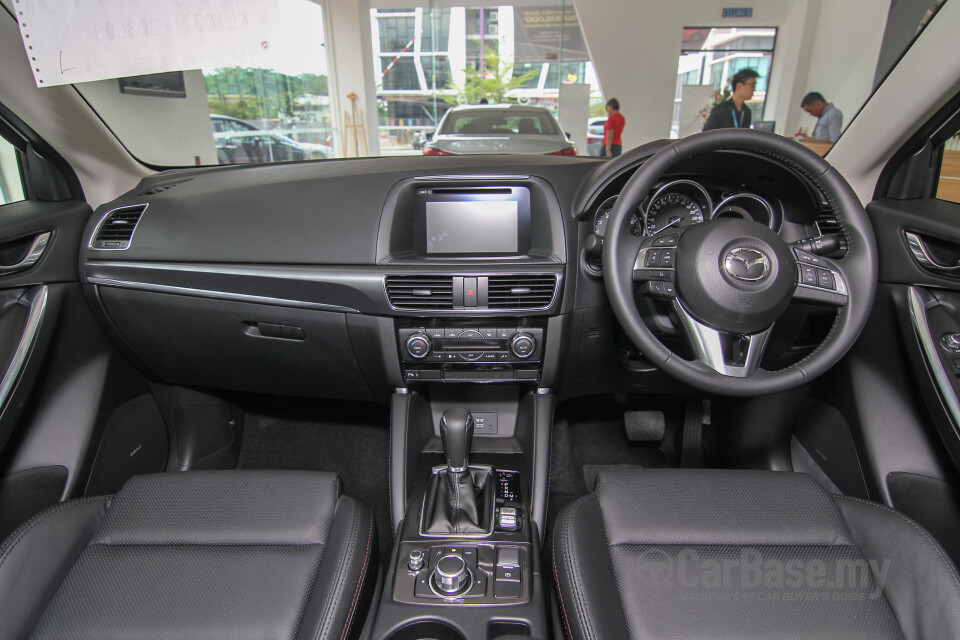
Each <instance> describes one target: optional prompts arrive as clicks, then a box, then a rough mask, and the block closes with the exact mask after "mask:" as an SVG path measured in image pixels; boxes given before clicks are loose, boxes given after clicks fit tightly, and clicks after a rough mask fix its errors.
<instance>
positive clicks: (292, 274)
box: [87, 260, 381, 284]
mask: <svg viewBox="0 0 960 640" xmlns="http://www.w3.org/2000/svg"><path fill="white" fill-rule="evenodd" d="M87 265H88V266H89V267H92V268H94V269H95V268H98V267H99V268H106V269H141V270H143V271H174V272H178V273H204V274H212V275H223V276H245V277H255V278H276V279H281V280H303V281H307V282H330V283H334V284H343V283H344V280H343V278H342V277H335V276H331V275H330V272H329V271H324V270H321V269H302V268H296V267H285V266H262V267H261V266H258V267H253V266H242V267H235V266H230V265H220V264H217V265H208V264H197V263H173V262H169V263H166V262H112V261H106V260H103V261H101V260H97V261H90V262H88V263H87ZM348 268H349V267H348ZM338 273H342V272H338ZM360 275H361V276H366V277H368V278H370V280H371V281H374V280H376V279H378V278H380V277H381V276H380V274H379V273H370V274H360Z"/></svg>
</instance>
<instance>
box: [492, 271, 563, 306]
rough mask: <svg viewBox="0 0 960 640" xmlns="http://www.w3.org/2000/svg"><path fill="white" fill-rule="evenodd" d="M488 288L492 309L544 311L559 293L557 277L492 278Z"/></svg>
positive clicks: (514, 276) (512, 276)
mask: <svg viewBox="0 0 960 640" xmlns="http://www.w3.org/2000/svg"><path fill="white" fill-rule="evenodd" d="M488 287H489V288H488V293H487V306H488V307H489V308H490V309H543V308H545V307H549V306H550V303H551V302H552V301H553V298H554V296H555V295H556V293H557V276H555V275H553V274H547V275H510V276H490V281H489V285H488Z"/></svg>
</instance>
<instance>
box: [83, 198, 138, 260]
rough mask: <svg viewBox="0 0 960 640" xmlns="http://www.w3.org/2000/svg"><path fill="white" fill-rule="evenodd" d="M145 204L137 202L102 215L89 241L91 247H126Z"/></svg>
mask: <svg viewBox="0 0 960 640" xmlns="http://www.w3.org/2000/svg"><path fill="white" fill-rule="evenodd" d="M146 209H147V205H145V204H137V205H133V206H130V207H120V208H119V209H114V210H112V211H110V212H109V213H107V215H106V216H104V218H103V220H102V221H101V222H100V225H99V226H98V227H97V231H96V233H95V234H94V236H93V240H91V241H90V248H91V249H114V250H116V249H126V248H127V247H129V246H130V240H131V239H132V238H133V232H134V231H135V230H136V228H137V223H138V222H140V216H142V215H143V212H144V211H146Z"/></svg>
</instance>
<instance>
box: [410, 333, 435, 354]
mask: <svg viewBox="0 0 960 640" xmlns="http://www.w3.org/2000/svg"><path fill="white" fill-rule="evenodd" d="M406 347H407V353H408V354H410V357H411V358H416V359H417V360H422V359H424V358H426V357H427V355H429V353H430V336H428V335H427V334H425V333H415V334H413V335H412V336H410V337H409V338H407V343H406Z"/></svg>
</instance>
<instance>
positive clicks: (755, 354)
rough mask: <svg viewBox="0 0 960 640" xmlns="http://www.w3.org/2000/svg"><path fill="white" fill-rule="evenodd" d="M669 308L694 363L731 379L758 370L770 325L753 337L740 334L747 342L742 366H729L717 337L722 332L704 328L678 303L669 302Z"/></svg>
mask: <svg viewBox="0 0 960 640" xmlns="http://www.w3.org/2000/svg"><path fill="white" fill-rule="evenodd" d="M673 308H674V309H675V310H676V311H677V315H679V316H680V321H681V323H682V324H683V327H684V329H685V333H686V334H687V337H688V338H689V340H690V344H691V345H692V346H693V349H694V351H695V352H696V354H697V359H698V360H699V361H700V362H702V363H703V364H705V365H707V366H708V367H710V368H711V369H713V370H714V371H716V372H717V373H720V374H723V375H725V376H730V377H732V378H746V377H748V376H750V375H752V374H753V373H755V372H756V371H757V369H759V368H760V360H761V359H762V358H763V352H764V350H765V349H766V346H767V340H769V339H770V333H771V332H772V330H773V325H770V326H769V327H767V328H766V329H764V330H763V331H761V332H759V333H753V334H740V335H741V337H742V338H745V339H746V340H747V341H748V345H747V356H746V358H744V363H743V365H731V364H728V363H727V358H726V354H725V353H724V349H723V342H722V341H721V336H723V335H724V333H723V332H721V331H717V330H716V329H712V328H710V327H708V326H707V325H705V324H702V323H701V322H699V321H697V320H696V319H695V318H694V317H693V316H692V315H690V313H689V312H688V311H687V310H686V309H685V308H684V306H683V304H682V303H681V302H680V300H679V299H675V300H674V301H673Z"/></svg>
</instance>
